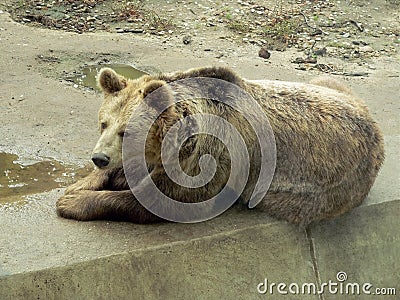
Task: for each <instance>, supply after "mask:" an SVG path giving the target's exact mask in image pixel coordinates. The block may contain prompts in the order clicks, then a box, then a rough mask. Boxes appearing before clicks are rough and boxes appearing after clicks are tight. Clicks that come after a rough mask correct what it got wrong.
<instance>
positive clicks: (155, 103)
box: [140, 80, 174, 112]
mask: <svg viewBox="0 0 400 300" xmlns="http://www.w3.org/2000/svg"><path fill="white" fill-rule="evenodd" d="M159 88H160V90H158V91H157V92H156V93H154V94H153V95H150V94H151V93H152V92H154V91H156V90H157V89H159ZM140 92H141V93H142V95H143V98H146V97H147V96H148V95H150V96H149V97H147V98H146V100H145V101H146V103H147V104H148V105H149V106H150V107H152V108H154V109H155V110H157V111H159V112H161V111H164V110H165V109H166V108H167V107H170V106H171V105H172V104H173V103H174V96H173V93H172V91H171V89H170V88H169V86H168V85H167V83H166V82H165V81H162V80H152V81H150V82H149V83H148V84H147V85H146V86H145V87H144V88H143V89H142V90H141V91H140Z"/></svg>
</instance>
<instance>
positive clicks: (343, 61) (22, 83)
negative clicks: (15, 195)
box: [0, 0, 400, 198]
mask: <svg viewBox="0 0 400 300" xmlns="http://www.w3.org/2000/svg"><path fill="white" fill-rule="evenodd" d="M116 3H117V4H116ZM0 42H1V43H0V52H1V56H0V63H1V66H2V70H3V72H4V74H3V76H2V77H0V101H1V105H0V113H1V117H2V126H1V128H0V136H1V141H0V152H1V153H10V154H16V155H18V157H19V161H20V162H23V163H25V164H32V163H34V162H37V161H43V160H50V161H54V160H55V161H59V162H62V163H63V164H66V165H68V166H70V165H73V166H82V165H85V164H90V153H91V150H92V147H93V145H94V144H95V142H96V140H97V137H98V133H97V110H98V108H99V106H100V99H101V96H100V95H99V94H98V93H96V92H95V91H94V90H89V89H84V88H80V87H78V88H77V87H76V86H74V84H73V83H71V82H70V81H68V80H67V78H69V77H70V76H71V74H76V73H77V72H79V70H80V69H81V68H82V67H83V66H85V65H92V64H93V65H95V64H99V63H122V64H130V65H134V66H136V67H137V68H139V69H141V70H144V71H146V72H149V73H153V72H159V71H162V72H169V71H176V70H178V69H187V68H190V67H199V66H205V65H227V66H230V67H232V68H233V69H235V70H236V71H237V72H238V73H240V74H241V75H243V76H244V77H246V78H249V79H277V80H288V81H308V80H309V79H311V78H313V77H316V76H321V75H330V76H335V77H337V78H339V79H341V80H343V81H345V82H347V84H348V85H349V86H350V87H351V88H353V89H354V90H355V91H356V93H357V94H359V95H360V96H361V97H362V98H364V99H365V101H366V102H367V104H368V106H369V107H370V109H371V112H372V114H373V115H374V116H375V118H376V119H377V121H378V122H379V124H380V126H381V128H382V130H383V132H384V134H385V136H388V137H389V139H388V140H390V141H398V139H391V138H390V137H393V136H398V134H399V130H398V115H399V109H400V103H399V98H400V84H399V82H400V54H399V50H400V2H399V1H397V0H388V1H384V0H380V1H378V0H374V1H366V0H365V1H364V0H354V1H242V0H238V1H216V0H208V1H206V0H199V1H196V2H193V1H172V0H171V1H165V2H162V3H161V4H160V2H159V1H133V2H126V1H118V2H117V1H109V0H103V1H101V0H99V1H95V0H65V1H61V0H58V1H47V0H46V1H45V0H43V1H35V0H30V1H28V0H18V1H17V0H6V1H4V2H3V3H2V4H0ZM261 49H263V50H262V51H261V52H260V50H261ZM259 55H261V56H263V57H260V56H259ZM0 167H1V168H4V169H6V166H3V165H0ZM77 168H78V167H77ZM3 171H4V170H0V172H3ZM48 180H50V179H48ZM51 180H53V179H51ZM43 184H45V182H44V183H43ZM61 186H63V185H62V184H61ZM35 191H37V189H35ZM3 192H4V185H3V186H0V198H1V195H4V194H2V193H3Z"/></svg>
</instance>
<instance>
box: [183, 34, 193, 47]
mask: <svg viewBox="0 0 400 300" xmlns="http://www.w3.org/2000/svg"><path fill="white" fill-rule="evenodd" d="M182 42H183V43H184V44H185V45H189V44H190V43H191V42H192V37H191V36H190V35H186V36H184V37H183V38H182Z"/></svg>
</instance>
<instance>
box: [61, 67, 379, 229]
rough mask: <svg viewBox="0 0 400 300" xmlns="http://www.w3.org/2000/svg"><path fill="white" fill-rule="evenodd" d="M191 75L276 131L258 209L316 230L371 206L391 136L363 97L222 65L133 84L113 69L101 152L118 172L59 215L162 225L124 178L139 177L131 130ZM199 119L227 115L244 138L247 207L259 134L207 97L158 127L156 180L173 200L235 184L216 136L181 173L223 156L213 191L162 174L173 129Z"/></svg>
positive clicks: (89, 186)
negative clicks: (254, 111) (139, 113)
mask: <svg viewBox="0 0 400 300" xmlns="http://www.w3.org/2000/svg"><path fill="white" fill-rule="evenodd" d="M191 77H212V78H218V79H222V80H225V81H228V82H231V83H233V84H235V85H238V86H240V87H241V88H243V89H244V90H245V91H247V92H248V93H249V94H250V95H251V96H252V97H253V98H254V99H255V100H256V101H257V102H258V103H259V104H260V105H261V107H262V108H263V110H264V113H265V114H266V116H267V117H268V120H269V122H270V124H271V127H272V130H273V132H274V134H275V140H276V148H277V163H276V171H275V175H274V178H273V181H272V184H271V186H270V189H269V191H268V193H267V194H266V196H265V198H264V199H263V201H262V202H261V203H260V204H259V205H258V206H257V209H262V210H265V211H266V212H268V213H269V214H270V215H272V216H275V217H277V218H279V219H283V220H286V221H289V222H291V223H295V224H301V225H307V224H309V223H311V222H313V221H319V220H323V219H327V218H332V217H336V216H339V215H341V214H343V213H345V212H347V211H349V210H350V209H352V208H354V207H356V206H358V205H360V204H361V203H362V201H363V200H364V199H365V197H366V196H367V194H368V192H369V190H370V188H371V186H372V185H373V183H374V181H375V178H376V176H377V174H378V171H379V169H380V167H381V165H382V162H383V160H384V149H383V137H382V134H381V132H380V130H379V128H378V127H377V124H376V123H375V122H374V121H373V119H372V118H371V116H370V114H369V112H368V108H367V107H366V106H365V105H364V103H363V102H362V100H360V99H358V98H357V97H356V96H354V95H353V93H352V92H351V91H350V90H349V89H348V88H347V87H345V86H344V85H343V84H341V83H339V82H337V81H335V80H332V79H330V78H323V79H316V80H313V81H312V82H311V83H310V84H303V83H292V82H278V81H268V80H263V81H248V80H244V79H242V78H240V77H239V76H238V75H237V74H236V73H234V72H233V71H232V70H230V69H228V68H219V67H210V68H200V69H192V70H188V71H186V72H176V73H172V74H161V75H157V76H143V77H141V78H139V79H137V80H126V79H124V78H122V77H121V76H120V75H117V74H116V73H113V71H110V69H105V70H102V71H101V73H100V74H99V80H98V82H99V85H100V87H101V88H102V89H103V91H104V95H105V99H104V102H103V105H102V107H101V108H100V112H99V124H100V129H101V132H102V134H101V137H100V139H99V142H98V143H97V145H96V147H95V150H94V151H93V152H94V153H98V152H102V153H106V154H107V155H108V156H109V157H110V158H111V159H110V165H109V166H108V167H107V168H105V169H97V170H95V171H94V172H93V173H92V174H91V175H89V176H88V177H86V178H84V179H82V180H81V181H79V182H77V183H75V184H73V185H72V186H70V187H69V188H68V189H67V190H66V193H65V195H64V196H63V197H62V198H60V199H59V200H58V202H57V212H58V214H59V215H60V216H62V217H65V218H73V219H77V220H93V219H116V220H128V221H132V222H137V223H149V222H155V221H159V220H161V219H160V218H159V217H157V216H155V215H153V214H152V213H150V212H149V211H147V210H146V209H145V208H143V207H142V205H141V204H140V203H139V202H138V201H137V200H136V199H135V197H134V196H133V194H132V193H131V191H130V190H129V186H128V184H127V183H126V180H125V176H124V172H134V170H124V169H123V168H122V162H121V161H122V158H121V157H122V155H121V152H122V146H121V145H122V133H123V132H124V130H125V127H126V125H127V122H128V120H129V118H130V115H131V113H132V111H133V109H134V108H135V107H136V106H137V105H138V104H139V103H141V101H142V100H143V98H144V97H145V95H147V94H148V92H151V91H153V90H154V89H155V88H156V87H159V86H161V85H163V84H166V83H169V82H173V81H176V80H179V79H185V78H191ZM117 79H118V80H117ZM116 80H117V81H116ZM178 93H179V92H178ZM173 96H174V95H173V94H166V95H165V97H164V96H163V99H160V101H169V100H168V97H173ZM149 105H150V106H149V108H148V109H149V110H151V109H157V103H153V104H149ZM194 113H208V114H215V115H217V116H221V117H223V118H225V119H227V120H228V121H229V122H230V123H231V124H233V125H234V126H235V127H236V128H237V130H238V131H239V132H240V133H241V134H242V137H243V138H244V140H245V143H246V145H247V146H248V148H249V149H250V161H251V170H250V174H249V181H248V184H247V185H246V188H245V190H244V192H243V193H242V194H241V198H242V199H243V201H244V203H245V204H246V201H248V198H249V195H250V194H251V191H252V189H253V188H254V184H255V181H256V180H257V175H258V171H259V164H260V159H259V157H258V156H259V152H258V150H259V149H257V147H255V148H254V147H252V145H254V144H255V143H256V137H255V134H254V131H252V130H251V128H250V126H249V124H248V123H247V122H246V120H245V119H244V118H243V116H241V115H239V113H238V112H237V111H235V110H233V109H232V108H230V107H229V106H226V105H225V106H223V105H218V104H216V103H215V102H213V101H211V100H207V99H204V100H201V99H200V100H196V101H192V100H188V101H183V102H179V103H178V104H175V105H174V106H172V107H171V108H170V109H169V110H168V111H166V112H165V113H164V114H163V115H161V117H160V120H158V121H157V122H156V125H154V126H153V128H152V131H151V133H150V134H151V136H152V137H153V138H150V139H148V140H147V141H146V149H148V151H147V152H146V159H147V163H148V165H149V166H150V167H149V168H150V169H151V171H152V172H153V173H152V174H153V175H152V178H153V181H154V182H155V184H156V185H157V186H158V187H159V189H160V190H161V191H163V192H164V193H165V194H166V195H168V196H170V197H171V198H173V199H175V200H177V201H181V202H201V201H204V200H205V199H209V198H210V197H212V196H214V195H216V194H218V192H220V191H221V189H222V187H223V186H224V185H225V183H226V182H227V179H228V178H229V174H230V173H229V172H230V171H229V170H230V157H229V154H228V153H227V151H226V148H224V146H223V145H221V143H220V142H219V141H218V140H217V139H215V138H213V137H209V136H203V135H197V136H196V137H195V138H191V139H189V140H188V141H187V142H186V143H185V144H184V145H183V148H182V149H181V152H180V159H181V161H180V163H181V166H182V169H183V170H184V171H185V172H186V173H187V174H188V175H196V174H197V173H198V172H199V166H198V160H199V157H200V156H201V155H203V154H204V153H209V154H211V155H212V156H213V157H215V158H216V159H217V166H218V167H217V171H216V174H215V176H214V178H213V180H211V181H210V182H209V183H208V184H206V185H205V186H204V187H200V188H197V189H195V191H193V189H187V188H183V187H180V186H178V185H176V184H175V183H174V182H172V181H171V180H170V179H169V178H168V176H167V175H166V173H165V170H164V169H163V166H162V164H161V158H160V144H161V142H162V139H163V137H164V135H165V133H166V132H167V131H168V129H169V128H170V127H171V126H172V124H173V123H174V122H176V121H177V120H179V119H181V118H183V117H185V116H187V115H190V114H194ZM137 126H140V120H137ZM253 148H254V149H253ZM144 193H145V191H144Z"/></svg>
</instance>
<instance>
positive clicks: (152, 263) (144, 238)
mask: <svg viewBox="0 0 400 300" xmlns="http://www.w3.org/2000/svg"><path fill="white" fill-rule="evenodd" d="M0 29H1V30H0V53H1V56H0V64H1V66H2V71H3V72H4V73H3V76H2V77H0V100H1V105H0V114H1V116H2V126H1V127H0V136H1V137H2V139H1V141H0V151H2V152H9V153H17V154H18V155H20V157H21V159H32V158H36V159H43V158H51V159H57V160H61V161H64V162H69V163H75V164H83V163H85V162H87V160H88V155H89V153H90V151H91V148H92V146H93V145H94V143H95V141H96V139H97V132H96V123H97V120H96V114H97V110H98V107H99V105H100V96H99V95H96V94H95V93H93V92H88V91H82V90H77V89H75V88H73V87H72V86H68V85H66V84H65V82H62V81H60V80H57V78H55V77H54V76H53V77H52V76H51V72H50V75H49V73H46V72H45V69H46V68H50V70H51V69H52V68H55V67H56V66H52V65H46V64H43V63H42V62H40V60H38V59H37V55H40V54H43V53H45V54H46V53H47V54H48V53H49V52H48V51H49V49H51V50H53V52H51V53H54V55H60V56H61V55H62V53H67V54H70V55H71V56H73V55H78V54H79V55H81V56H82V57H85V55H86V56H88V55H89V54H93V53H95V52H103V53H114V54H115V57H117V58H119V59H120V60H124V62H134V63H138V62H140V64H142V65H148V66H153V67H154V68H157V69H160V70H163V71H172V70H176V66H178V65H179V66H180V68H181V69H186V68H188V67H196V66H202V65H210V64H222V65H230V66H233V67H234V68H235V69H237V70H238V71H239V72H240V73H241V74H242V75H243V76H245V77H247V78H251V79H260V78H267V79H286V80H297V81H305V80H308V79H309V78H311V77H314V76H315V75H316V74H315V73H314V74H309V73H305V72H300V71H296V70H294V69H293V66H291V65H290V64H289V63H288V61H289V59H290V57H293V56H296V54H295V53H293V52H289V51H288V52H285V53H274V57H275V58H274V60H272V61H271V62H268V63H266V62H264V61H262V60H260V59H259V58H258V57H257V55H253V54H254V53H257V49H256V48H251V47H252V46H247V47H250V48H244V47H243V46H238V52H239V53H240V55H231V56H229V55H228V56H227V57H226V58H224V61H223V62H221V61H217V60H216V59H215V58H214V57H213V55H214V54H213V53H209V52H204V51H201V50H199V51H198V52H196V51H195V50H193V51H192V50H190V49H184V48H182V47H178V46H177V47H176V48H172V47H169V46H168V47H165V46H164V45H163V43H162V41H160V40H156V39H155V38H143V39H132V37H130V36H125V35H124V36H116V35H112V34H107V33H98V34H86V35H77V34H70V33H62V32H53V31H49V30H42V29H34V28H31V27H25V26H22V25H19V24H15V23H14V22H12V21H11V20H10V18H9V17H8V15H7V14H5V13H3V14H0ZM221 43H222V44H221V45H218V46H215V44H214V43H213V42H212V41H211V42H210V45H211V46H213V47H224V45H223V41H221ZM252 53H253V54H252ZM117 58H116V59H117ZM83 62H84V61H82V62H80V61H79V60H76V61H66V62H65V61H62V62H61V64H64V65H63V67H65V68H66V69H67V68H77V67H78V66H79V63H83ZM389 65H390V66H391V72H398V70H399V67H398V66H399V60H398V59H397V60H396V58H380V59H377V61H376V66H377V70H376V71H375V72H373V74H372V75H371V76H370V77H368V78H363V79H359V78H352V79H351V80H348V84H349V85H350V86H351V87H352V88H353V89H354V90H356V92H357V93H358V94H360V96H362V97H363V98H364V99H365V100H366V102H367V104H368V106H369V107H370V108H371V112H372V113H373V114H374V116H375V117H376V119H377V120H378V122H379V123H380V125H381V127H382V129H383V131H384V134H385V141H386V152H387V159H386V162H385V165H384V167H383V169H382V172H381V174H380V176H379V178H378V179H377V182H376V184H375V186H374V187H373V190H372V191H371V193H370V196H369V197H368V199H367V200H366V202H365V203H364V205H363V206H361V207H359V208H357V209H355V210H354V211H352V212H350V213H349V214H346V215H345V216H343V217H340V218H338V219H336V220H333V221H328V222H322V223H320V224H315V225H313V226H312V227H310V228H308V230H307V231H306V230H305V229H300V228H298V227H295V226H292V225H288V224H286V223H284V222H279V221H276V220H274V219H272V218H269V217H267V216H266V215H265V214H263V213H260V212H257V211H237V210H236V209H233V210H232V211H230V212H228V213H226V214H224V215H222V216H220V217H218V218H216V219H213V220H211V221H208V222H204V223H200V224H194V225H188V224H169V223H166V224H156V225H148V226H146V225H135V224H129V223H117V222H103V221H98V222H75V221H71V220H64V219H60V218H58V217H57V216H56V214H55V201H56V199H57V198H58V197H59V196H60V195H61V194H62V193H63V189H56V190H53V191H51V192H48V193H43V194H37V195H31V196H29V197H27V199H25V201H23V202H21V203H16V204H15V203H14V204H9V205H0V229H1V230H0V299H1V300H3V299H352V298H351V297H349V296H348V295H338V294H335V295H330V294H329V293H325V294H324V295H322V296H317V295H279V294H278V293H277V292H276V290H275V293H274V294H273V295H270V294H268V293H267V294H264V295H260V294H259V293H258V292H257V285H258V284H259V283H261V282H263V281H264V279H265V278H267V279H268V280H269V282H275V283H280V282H283V283H286V284H290V283H292V282H293V283H298V284H300V285H301V284H302V283H319V284H322V283H324V282H327V281H329V280H333V281H335V279H336V275H337V273H338V272H339V271H341V272H346V274H347V275H348V280H347V281H345V282H358V283H363V282H370V283H371V284H372V285H373V286H374V287H395V288H396V289H397V296H380V297H379V298H378V297H377V298H375V296H366V295H360V296H357V297H353V298H354V299H381V298H382V299H398V297H399V296H398V295H399V293H400V285H399V282H400V280H399V274H400V266H399V253H400V251H399V250H400V238H399V225H400V221H399V217H398V216H399V210H400V202H399V201H400V191H399V186H400V178H399V174H400V172H399V136H400V126H399V124H398V114H399V108H400V105H399V84H398V78H396V77H388V73H387V72H386V71H385V70H386V67H387V66H389ZM393 70H394V71H393ZM396 70H397V71H396ZM396 74H398V73H396ZM45 75H47V76H45ZM20 95H24V96H23V99H24V100H23V101H19V97H20ZM38 123H40V124H43V125H42V126H39V127H38V126H35V124H38ZM396 297H397V298H396Z"/></svg>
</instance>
